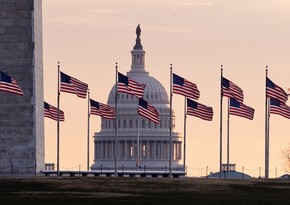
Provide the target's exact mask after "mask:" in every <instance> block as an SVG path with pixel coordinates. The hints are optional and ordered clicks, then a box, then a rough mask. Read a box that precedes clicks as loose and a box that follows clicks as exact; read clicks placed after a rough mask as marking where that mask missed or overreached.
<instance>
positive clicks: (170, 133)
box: [169, 64, 172, 178]
mask: <svg viewBox="0 0 290 205" xmlns="http://www.w3.org/2000/svg"><path fill="white" fill-rule="evenodd" d="M169 112H170V113H169V177H170V178H171V177H172V170H171V160H172V159H171V158H172V156H171V155H172V64H170V111H169Z"/></svg>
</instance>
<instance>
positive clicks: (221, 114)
mask: <svg viewBox="0 0 290 205" xmlns="http://www.w3.org/2000/svg"><path fill="white" fill-rule="evenodd" d="M222 80H223V65H221V90H220V95H221V98H220V179H221V178H222V163H223V162H222V160H223V159H222V151H223V148H222V147H223V141H222V140H223V139H222V138H223V124H222V120H223V117H222V116H223V95H222V89H223V88H222V86H223V85H222Z"/></svg>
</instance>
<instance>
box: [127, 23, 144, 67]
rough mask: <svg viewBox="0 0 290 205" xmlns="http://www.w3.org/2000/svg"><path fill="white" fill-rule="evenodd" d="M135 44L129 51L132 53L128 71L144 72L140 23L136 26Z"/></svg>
mask: <svg viewBox="0 0 290 205" xmlns="http://www.w3.org/2000/svg"><path fill="white" fill-rule="evenodd" d="M136 35H137V38H136V44H135V46H134V48H133V50H132V51H131V54H132V65H131V70H130V72H138V73H140V72H146V70H145V51H144V50H143V46H142V44H141V38H140V35H141V28H140V24H138V26H137V28H136Z"/></svg>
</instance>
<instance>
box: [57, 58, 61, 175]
mask: <svg viewBox="0 0 290 205" xmlns="http://www.w3.org/2000/svg"><path fill="white" fill-rule="evenodd" d="M59 74H60V63H59V62H58V64H57V176H59V112H60V111H59V102H60V91H59V80H60V79H59Z"/></svg>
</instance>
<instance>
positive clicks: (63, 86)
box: [60, 72, 88, 98]
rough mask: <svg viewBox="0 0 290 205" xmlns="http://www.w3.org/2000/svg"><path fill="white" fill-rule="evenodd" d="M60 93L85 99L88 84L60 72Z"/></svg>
mask: <svg viewBox="0 0 290 205" xmlns="http://www.w3.org/2000/svg"><path fill="white" fill-rule="evenodd" d="M60 78H61V80H60V91H62V92H67V93H72V94H76V95H77V96H78V97H80V98H86V96H87V91H88V84H86V83H83V82H81V81H79V80H78V79H75V78H73V77H71V76H69V75H67V74H64V73H63V72H60Z"/></svg>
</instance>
